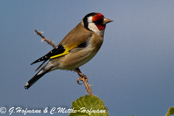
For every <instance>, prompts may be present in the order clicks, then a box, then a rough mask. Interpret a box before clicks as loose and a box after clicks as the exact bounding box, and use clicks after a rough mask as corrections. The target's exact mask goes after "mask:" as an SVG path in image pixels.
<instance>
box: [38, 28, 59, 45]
mask: <svg viewBox="0 0 174 116" xmlns="http://www.w3.org/2000/svg"><path fill="white" fill-rule="evenodd" d="M35 32H36V33H37V34H38V35H39V36H41V37H42V41H46V42H47V44H50V45H51V46H53V48H56V45H55V44H54V43H53V42H52V41H51V39H50V40H48V39H47V38H45V37H44V36H43V35H42V33H41V32H38V31H37V30H35Z"/></svg>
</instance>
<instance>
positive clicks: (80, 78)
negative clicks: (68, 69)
mask: <svg viewBox="0 0 174 116" xmlns="http://www.w3.org/2000/svg"><path fill="white" fill-rule="evenodd" d="M80 81H83V80H82V77H79V78H78V79H77V83H78V84H79V85H81V84H83V83H80Z"/></svg>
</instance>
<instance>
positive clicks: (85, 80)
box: [35, 30, 93, 95]
mask: <svg viewBox="0 0 174 116" xmlns="http://www.w3.org/2000/svg"><path fill="white" fill-rule="evenodd" d="M35 32H36V33H37V35H39V36H40V37H41V38H42V41H46V42H47V44H50V45H51V46H52V47H53V48H56V45H55V44H54V43H53V42H52V40H51V39H50V40H48V39H47V38H45V37H44V36H43V35H42V32H38V31H37V30H35ZM41 65H42V64H41ZM36 70H37V69H36ZM79 80H81V81H83V83H84V85H85V87H86V89H87V92H88V93H89V95H93V94H92V91H91V85H89V83H88V78H83V77H80V78H79Z"/></svg>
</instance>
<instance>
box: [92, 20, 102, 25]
mask: <svg viewBox="0 0 174 116" xmlns="http://www.w3.org/2000/svg"><path fill="white" fill-rule="evenodd" d="M94 23H95V24H96V25H103V20H97V21H94Z"/></svg>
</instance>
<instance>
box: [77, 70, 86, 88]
mask: <svg viewBox="0 0 174 116" xmlns="http://www.w3.org/2000/svg"><path fill="white" fill-rule="evenodd" d="M79 76H80V77H79V78H78V79H77V83H78V84H79V85H81V84H82V83H80V81H88V78H87V77H86V75H84V74H83V73H79Z"/></svg>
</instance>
